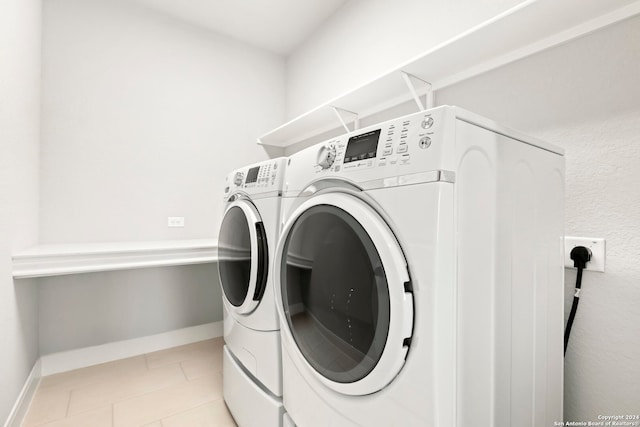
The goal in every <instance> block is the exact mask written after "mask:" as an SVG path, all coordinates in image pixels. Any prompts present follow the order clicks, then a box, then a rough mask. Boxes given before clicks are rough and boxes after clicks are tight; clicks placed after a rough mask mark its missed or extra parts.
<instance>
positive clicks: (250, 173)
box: [224, 157, 287, 197]
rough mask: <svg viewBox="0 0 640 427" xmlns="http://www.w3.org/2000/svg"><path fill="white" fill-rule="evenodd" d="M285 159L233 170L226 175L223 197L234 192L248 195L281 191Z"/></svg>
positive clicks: (281, 158)
mask: <svg viewBox="0 0 640 427" xmlns="http://www.w3.org/2000/svg"><path fill="white" fill-rule="evenodd" d="M286 163H287V159H286V158H284V157H280V158H278V159H273V160H267V161H264V162H261V163H256V164H254V165H250V166H246V167H244V168H242V169H238V170H235V171H233V172H231V173H230V174H229V175H227V179H226V182H225V189H224V194H225V197H226V196H228V195H229V194H231V193H233V192H236V191H243V192H245V193H249V194H258V193H266V192H271V191H280V190H282V184H283V181H284V170H285V167H286Z"/></svg>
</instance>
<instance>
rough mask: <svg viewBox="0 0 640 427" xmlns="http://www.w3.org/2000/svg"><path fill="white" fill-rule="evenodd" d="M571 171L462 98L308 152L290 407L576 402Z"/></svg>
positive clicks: (293, 230)
mask: <svg viewBox="0 0 640 427" xmlns="http://www.w3.org/2000/svg"><path fill="white" fill-rule="evenodd" d="M563 182H564V158H563V152H562V150H561V149H559V148H557V147H554V146H552V145H550V144H547V143H545V142H543V141H539V140H537V139H534V138H531V137H528V136H526V135H523V134H521V133H518V132H515V131H512V130H509V129H507V128H505V127H502V126H500V125H498V124H496V123H494V122H492V121H490V120H487V119H485V118H483V117H480V116H478V115H475V114H472V113H470V112H468V111H465V110H462V109H460V108H456V107H449V106H443V107H438V108H435V109H431V110H427V111H424V112H420V113H417V114H413V115H409V116H406V117H402V118H399V119H395V120H391V121H388V122H385V123H382V124H380V125H376V126H371V127H368V128H365V129H362V130H359V131H355V132H352V133H350V134H347V135H344V136H341V137H337V138H334V139H332V140H329V141H327V142H325V143H321V144H319V145H317V146H314V147H311V148H308V149H305V150H303V151H300V152H298V153H296V154H294V155H292V156H291V157H290V161H289V166H288V168H287V176H286V185H285V197H284V199H283V219H284V221H285V225H284V227H283V230H282V233H281V237H280V240H279V243H278V247H277V249H276V254H275V260H274V273H275V283H276V284H279V286H280V287H279V289H278V290H277V291H276V303H277V307H278V312H279V315H280V319H281V333H282V347H283V376H284V405H285V408H286V410H287V413H288V416H287V420H288V422H289V423H290V424H291V423H295V424H296V425H298V426H300V427H326V426H366V427H376V426H380V427H387V426H403V427H406V426H420V427H424V426H439V427H450V426H470V425H477V426H512V425H518V426H532V427H534V426H541V425H553V422H555V421H560V420H562V381H563V379H562V378H563V356H562V352H563V332H562V329H563V274H564V269H563V258H562V236H563V219H564V216H563V187H564V185H563Z"/></svg>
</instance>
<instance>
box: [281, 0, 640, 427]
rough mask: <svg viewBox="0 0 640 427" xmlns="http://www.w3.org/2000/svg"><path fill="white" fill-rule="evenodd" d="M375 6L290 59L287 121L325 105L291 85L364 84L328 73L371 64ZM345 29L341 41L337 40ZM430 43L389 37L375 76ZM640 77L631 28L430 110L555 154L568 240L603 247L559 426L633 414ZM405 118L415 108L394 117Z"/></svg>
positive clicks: (505, 74)
mask: <svg viewBox="0 0 640 427" xmlns="http://www.w3.org/2000/svg"><path fill="white" fill-rule="evenodd" d="M374 3H375V2H371V3H367V2H358V1H356V2H355V3H354V5H352V7H357V8H358V10H359V14H360V16H366V17H368V19H360V20H352V19H351V18H352V15H353V12H351V11H349V10H346V11H345V15H344V16H336V17H334V19H332V20H331V21H329V23H328V24H327V26H326V27H325V28H324V29H323V30H322V31H321V32H320V33H319V34H318V35H317V37H316V38H313V39H311V40H309V41H307V43H306V44H305V45H304V46H303V47H302V48H301V49H302V50H301V51H298V52H296V53H295V54H294V56H293V57H292V59H291V60H290V62H289V69H288V72H289V75H290V76H292V80H291V84H290V85H289V86H288V87H289V91H290V92H289V98H288V102H289V105H290V106H291V109H292V110H294V111H295V110H297V109H300V108H302V107H309V106H311V105H309V104H312V103H313V102H316V103H319V102H320V101H325V100H326V98H328V97H326V98H325V99H319V98H320V95H319V93H318V92H316V91H315V90H312V91H311V92H308V91H307V92H304V93H303V91H302V89H301V87H302V86H301V85H299V84H298V83H299V82H304V81H309V82H313V84H311V85H309V86H308V88H311V89H314V88H322V90H323V91H324V92H325V93H328V94H330V93H339V92H341V91H344V90H345V89H346V88H345V86H347V85H348V84H350V83H353V82H357V81H358V79H359V78H361V79H367V78H368V77H370V72H369V69H359V68H356V69H351V72H350V74H349V76H347V77H348V78H347V77H344V76H342V75H341V76H339V77H338V76H337V75H336V73H335V67H337V65H336V63H337V62H339V61H337V59H339V58H341V57H343V56H344V55H347V53H348V55H349V57H350V61H349V62H350V63H351V64H359V63H362V62H363V61H364V63H367V61H371V59H370V58H368V55H370V54H371V52H370V50H368V49H362V48H360V47H361V46H364V45H365V44H367V43H370V44H375V43H373V41H372V40H371V39H370V37H371V31H370V28H372V27H373V28H375V27H377V26H380V25H383V24H384V23H386V22H387V19H390V18H388V17H387V16H384V15H383V14H380V13H378V12H376V11H377V10H378V9H377V8H378V5H377V4H374ZM406 6H407V7H405V8H404V9H403V12H402V15H401V16H400V17H398V16H395V17H394V19H396V20H403V19H406V20H408V21H409V22H413V19H415V18H414V17H415V16H416V15H418V14H422V13H423V12H424V11H423V10H422V9H421V7H420V6H418V5H410V4H409V3H407V4H406ZM445 16H447V15H445ZM347 18H350V19H347ZM441 18H442V17H441ZM443 20H444V21H448V20H445V19H444V18H443ZM347 30H348V31H349V34H350V36H349V37H345V34H346V32H347ZM506 36H507V35H506ZM382 37H387V35H384V36H382ZM431 40H432V38H431V37H426V34H425V32H423V30H421V29H419V28H417V29H416V28H415V27H414V30H413V31H407V32H404V33H397V35H396V36H393V37H392V38H389V41H390V42H388V43H386V44H385V43H379V44H378V45H376V46H378V47H377V56H378V58H377V61H381V62H383V64H381V65H378V66H377V68H378V69H379V70H382V69H385V68H387V69H391V68H394V67H395V66H397V65H399V64H400V63H401V62H403V61H406V60H408V59H410V56H411V53H410V52H405V54H404V56H402V55H400V56H399V55H398V54H397V53H396V50H395V49H396V48H395V46H400V45H403V43H405V42H406V43H409V44H412V45H416V44H419V43H420V42H423V43H424V46H425V49H426V47H428V46H430V45H431V44H432V42H431ZM391 42H392V43H391ZM331 49H334V50H335V52H333V55H334V59H333V60H332V61H331V64H330V65H329V68H328V71H327V73H326V75H325V76H324V77H323V76H322V75H321V73H320V71H322V70H321V69H317V68H316V67H319V66H320V64H322V63H323V61H326V59H327V58H328V57H329V56H330V55H331V52H330V50H331ZM422 50H424V49H422ZM638 76H640V17H637V18H634V19H630V20H627V21H625V22H622V23H620V24H617V25H615V26H613V27H609V28H606V29H603V30H601V31H599V32H597V33H594V34H591V35H589V36H586V37H583V38H581V39H579V40H575V41H573V42H570V43H567V44H565V45H562V46H559V47H556V48H554V49H551V50H549V51H546V52H543V53H540V54H537V55H535V56H532V57H530V58H527V59H524V60H521V61H518V62H516V63H514V64H511V65H509V66H505V67H502V68H500V69H497V70H494V71H492V72H490V73H487V74H485V75H482V76H479V77H477V78H474V79H472V80H469V81H466V82H463V83H460V84H458V85H455V86H453V87H450V88H447V89H446V90H443V91H441V92H439V93H437V94H436V100H437V102H438V103H439V104H453V105H459V106H462V107H465V108H468V109H470V110H472V111H475V112H478V113H480V114H483V115H486V116H488V117H491V118H493V119H496V120H497V121H499V122H502V123H504V124H506V125H509V126H511V127H514V128H517V129H520V130H524V131H526V132H528V133H530V134H533V135H535V136H538V137H541V138H543V139H546V140H548V141H550V142H552V143H554V144H557V145H560V146H562V147H564V148H565V149H566V150H567V153H566V161H567V183H566V234H567V235H574V236H587V237H604V238H605V239H607V271H606V273H604V274H602V273H585V275H584V278H583V293H582V294H581V296H582V297H581V303H580V308H579V310H578V316H577V318H576V321H575V323H574V327H573V332H572V337H571V342H570V345H569V349H568V352H567V357H566V360H565V420H572V421H585V422H586V421H598V418H597V417H598V415H611V414H637V413H638V408H640V394H639V393H638V384H640V364H639V363H638V360H640V344H639V343H638V339H637V337H638V336H640V310H638V309H637V307H638V305H639V304H640V287H638V278H639V277H640V263H639V262H638V260H639V259H640V242H639V240H638V239H637V238H636V236H638V235H639V234H640V191H639V190H638V184H639V183H640V166H638V165H639V164H640V103H639V102H638V100H639V99H640V85H638V81H637V79H638ZM296 82H298V83H296ZM355 85H356V84H352V86H355ZM347 89H348V88H347ZM407 108H413V107H412V106H409V107H407V106H404V107H403V108H401V109H398V111H400V110H403V111H405V112H406V111H407ZM574 280H575V273H574V272H573V271H572V270H567V271H566V278H565V289H566V311H567V314H568V311H569V307H570V303H571V299H572V297H573V286H574ZM514 425H515V424H514Z"/></svg>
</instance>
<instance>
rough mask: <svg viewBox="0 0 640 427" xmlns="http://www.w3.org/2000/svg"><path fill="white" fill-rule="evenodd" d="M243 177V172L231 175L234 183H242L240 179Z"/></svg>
mask: <svg viewBox="0 0 640 427" xmlns="http://www.w3.org/2000/svg"><path fill="white" fill-rule="evenodd" d="M243 179H244V174H243V173H242V172H236V174H235V176H234V177H233V183H234V184H235V185H242V180H243Z"/></svg>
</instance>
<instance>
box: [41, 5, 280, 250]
mask: <svg viewBox="0 0 640 427" xmlns="http://www.w3.org/2000/svg"><path fill="white" fill-rule="evenodd" d="M43 31H44V46H43V49H44V56H43V123H42V128H43V132H42V134H43V140H42V175H41V186H42V205H41V240H42V241H43V242H46V243H50V242H88V241H119V240H162V239H189V238H205V237H213V236H215V235H217V226H218V224H219V219H220V214H221V209H222V198H221V195H222V194H223V188H222V185H223V183H224V179H223V178H224V176H225V175H226V173H227V172H229V171H230V170H231V169H232V168H235V167H240V166H243V165H245V164H247V163H249V162H253V161H260V160H264V159H265V158H267V156H266V154H265V152H264V150H263V149H262V148H261V147H259V146H257V145H256V143H255V141H256V137H257V136H258V135H260V134H261V133H263V132H265V131H266V130H268V129H270V128H272V127H275V126H276V125H278V124H280V123H281V122H282V120H283V118H284V116H283V90H284V60H283V58H281V57H280V56H277V55H274V54H271V53H267V52H265V51H262V50H260V49H257V48H253V47H250V46H248V45H244V44H242V43H240V42H237V41H234V40H232V39H230V38H225V37H223V36H219V35H216V34H214V33H211V32H208V31H206V30H203V29H200V28H198V27H195V26H192V25H189V24H186V23H184V22H182V21H179V20H176V19H175V18H170V17H167V16H164V15H162V14H161V13H160V12H156V11H153V10H150V9H149V10H147V9H145V8H144V7H143V6H139V5H136V4H133V2H119V1H109V0H47V1H45V2H44V30H43ZM168 216H184V217H185V223H186V226H185V227H184V228H168V227H167V217H168Z"/></svg>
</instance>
